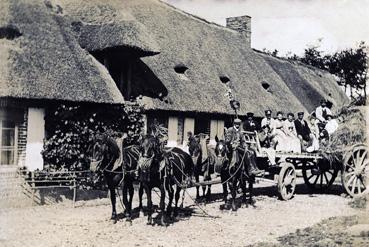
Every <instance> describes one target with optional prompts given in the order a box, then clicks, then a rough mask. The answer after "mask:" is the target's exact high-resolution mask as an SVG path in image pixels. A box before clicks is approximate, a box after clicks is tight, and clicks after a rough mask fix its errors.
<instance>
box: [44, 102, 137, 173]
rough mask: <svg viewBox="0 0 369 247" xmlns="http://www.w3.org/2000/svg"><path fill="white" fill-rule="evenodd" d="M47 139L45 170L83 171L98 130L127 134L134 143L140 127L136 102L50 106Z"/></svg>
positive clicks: (112, 134)
mask: <svg viewBox="0 0 369 247" xmlns="http://www.w3.org/2000/svg"><path fill="white" fill-rule="evenodd" d="M45 122H46V126H45V127H46V140H45V142H44V151H43V153H42V155H43V157H44V161H45V170H48V171H83V170H88V168H89V157H88V156H89V155H88V151H89V149H90V147H91V146H92V145H93V142H94V138H95V137H96V135H98V134H99V133H109V134H110V135H111V136H115V135H117V134H118V133H123V132H125V133H128V138H127V139H126V140H125V142H127V143H130V142H134V141H135V138H137V137H138V135H139V133H140V132H141V129H142V127H143V120H142V115H141V108H140V107H139V106H137V105H125V106H114V105H103V106H101V105H75V104H69V105H67V104H62V105H58V106H52V107H49V109H48V110H47V113H46V117H45Z"/></svg>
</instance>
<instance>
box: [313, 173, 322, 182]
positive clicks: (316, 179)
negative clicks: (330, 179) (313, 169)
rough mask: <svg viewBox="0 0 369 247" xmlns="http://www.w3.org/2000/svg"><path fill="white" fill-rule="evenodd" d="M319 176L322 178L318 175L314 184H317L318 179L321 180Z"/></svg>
mask: <svg viewBox="0 0 369 247" xmlns="http://www.w3.org/2000/svg"><path fill="white" fill-rule="evenodd" d="M319 176H320V175H317V176H316V178H315V181H314V182H313V184H316V182H317V181H318V179H319Z"/></svg>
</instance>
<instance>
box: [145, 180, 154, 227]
mask: <svg viewBox="0 0 369 247" xmlns="http://www.w3.org/2000/svg"><path fill="white" fill-rule="evenodd" d="M151 189H152V188H151V186H149V185H145V191H146V197H147V211H148V212H147V224H148V225H152V224H153V220H152V200H151Z"/></svg>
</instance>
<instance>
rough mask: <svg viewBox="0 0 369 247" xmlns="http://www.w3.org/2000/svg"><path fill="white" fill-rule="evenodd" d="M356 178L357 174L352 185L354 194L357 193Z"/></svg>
mask: <svg viewBox="0 0 369 247" xmlns="http://www.w3.org/2000/svg"><path fill="white" fill-rule="evenodd" d="M356 180H357V177H356V176H355V177H354V181H353V183H352V187H351V193H352V194H355V189H356Z"/></svg>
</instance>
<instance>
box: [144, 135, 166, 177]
mask: <svg viewBox="0 0 369 247" xmlns="http://www.w3.org/2000/svg"><path fill="white" fill-rule="evenodd" d="M161 156H162V145H161V143H160V140H159V139H158V138H157V137H155V136H152V135H146V136H143V137H142V138H141V141H140V155H139V159H138V167H139V168H140V169H141V171H150V168H151V166H152V164H153V162H154V161H158V162H160V160H161Z"/></svg>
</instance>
